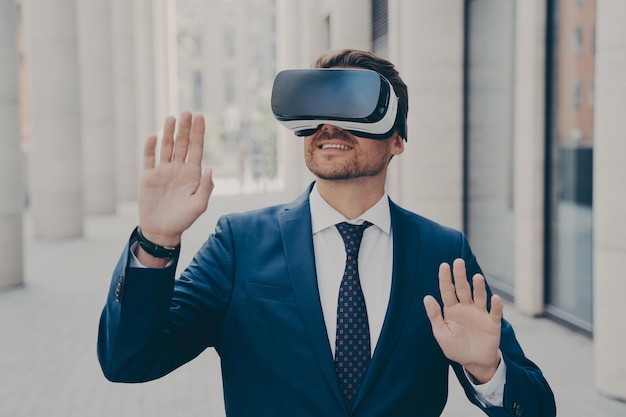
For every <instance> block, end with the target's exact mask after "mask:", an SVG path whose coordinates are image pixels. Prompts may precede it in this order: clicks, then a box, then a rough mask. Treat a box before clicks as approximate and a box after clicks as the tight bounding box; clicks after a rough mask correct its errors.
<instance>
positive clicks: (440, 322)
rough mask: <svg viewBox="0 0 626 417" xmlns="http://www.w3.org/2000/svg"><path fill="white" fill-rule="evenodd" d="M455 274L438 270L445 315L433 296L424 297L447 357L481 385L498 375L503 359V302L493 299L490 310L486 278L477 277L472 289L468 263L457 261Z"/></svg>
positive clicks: (446, 265) (446, 270) (431, 320)
mask: <svg viewBox="0 0 626 417" xmlns="http://www.w3.org/2000/svg"><path fill="white" fill-rule="evenodd" d="M453 271H454V282H453V281H452V271H451V270H450V266H449V265H448V264H446V263H444V264H441V266H440V267H439V289H440V291H441V298H442V301H443V312H442V309H441V307H440V306H439V304H438V303H437V301H436V300H435V298H434V297H432V296H430V295H429V296H426V297H425V298H424V306H425V307H426V313H427V314H428V318H429V319H430V322H431V325H432V328H433V335H434V336H435V339H436V340H437V343H439V346H440V347H441V350H442V351H443V353H444V354H445V355H446V357H447V358H448V359H450V360H452V361H455V362H458V363H460V364H461V365H463V367H464V368H465V369H466V370H467V371H468V372H469V373H470V374H472V376H474V378H476V379H477V380H478V381H479V382H486V381H488V380H489V379H491V377H492V376H493V374H494V373H495V371H496V369H497V367H498V364H499V361H500V356H499V353H498V347H499V344H500V327H501V323H500V322H501V319H502V310H503V305H502V300H501V299H500V297H498V296H497V295H494V296H493V297H492V298H491V311H488V310H487V290H486V287H485V278H484V277H483V276H482V275H480V274H476V275H475V276H474V277H473V279H472V282H473V287H474V291H473V296H472V288H471V287H470V285H469V282H468V280H467V275H466V271H465V262H464V261H463V260H462V259H456V260H455V261H454V263H453Z"/></svg>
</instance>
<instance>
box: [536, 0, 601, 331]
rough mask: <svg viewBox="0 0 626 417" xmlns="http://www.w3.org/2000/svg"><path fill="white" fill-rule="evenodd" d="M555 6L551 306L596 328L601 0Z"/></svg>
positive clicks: (561, 0) (563, 2)
mask: <svg viewBox="0 0 626 417" xmlns="http://www.w3.org/2000/svg"><path fill="white" fill-rule="evenodd" d="M554 6H555V13H554V20H553V22H552V30H553V38H554V45H553V47H554V54H553V57H552V80H551V82H552V86H553V88H554V90H553V92H552V94H553V99H552V103H553V107H552V109H550V112H549V115H550V125H551V133H550V136H551V138H550V139H549V140H550V141H551V144H550V146H551V154H552V159H551V161H550V162H551V168H550V172H549V174H550V177H551V178H550V180H551V196H550V201H549V202H548V203H549V208H550V217H549V219H550V220H549V221H550V224H549V225H548V227H549V233H548V234H549V236H550V237H551V239H550V242H548V244H549V248H548V254H549V255H548V264H549V270H548V271H547V272H548V280H549V283H548V292H547V302H548V305H549V308H548V311H549V312H550V313H552V314H555V315H557V316H560V317H561V318H562V319H564V320H567V321H569V322H571V323H572V324H575V325H577V326H579V327H581V328H584V329H587V330H591V323H592V206H593V205H592V172H593V166H592V164H593V79H594V46H593V40H594V37H595V35H594V32H595V6H596V2H591V1H588V2H571V1H569V0H558V1H555V5H554ZM572 33H573V34H574V39H575V47H574V48H572V47H571V43H570V42H571V39H572V35H571V34H572Z"/></svg>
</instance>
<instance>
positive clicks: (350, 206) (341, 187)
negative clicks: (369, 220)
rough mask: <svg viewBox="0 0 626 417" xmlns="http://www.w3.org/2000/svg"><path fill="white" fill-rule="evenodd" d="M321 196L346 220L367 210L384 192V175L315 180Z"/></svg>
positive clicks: (354, 217) (352, 218) (356, 216)
mask: <svg viewBox="0 0 626 417" xmlns="http://www.w3.org/2000/svg"><path fill="white" fill-rule="evenodd" d="M317 189H318V191H319V193H320V195H321V196H322V198H323V199H324V200H325V201H326V202H327V203H328V204H329V205H330V206H331V207H332V208H334V209H335V210H337V211H338V212H339V213H341V214H343V215H344V216H345V217H346V218H347V219H348V220H354V219H356V218H358V217H359V216H360V215H361V214H363V213H365V212H366V211H367V210H369V209H370V208H371V207H372V206H373V205H374V204H376V203H377V202H378V200H380V199H381V197H382V196H383V195H384V193H385V180H384V176H383V177H382V178H379V177H359V178H351V179H347V180H323V179H319V178H318V180H317Z"/></svg>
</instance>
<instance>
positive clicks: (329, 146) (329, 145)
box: [318, 143, 352, 151]
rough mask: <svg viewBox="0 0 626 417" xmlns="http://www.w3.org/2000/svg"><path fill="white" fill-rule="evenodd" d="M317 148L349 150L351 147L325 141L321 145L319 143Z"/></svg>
mask: <svg viewBox="0 0 626 417" xmlns="http://www.w3.org/2000/svg"><path fill="white" fill-rule="evenodd" d="M318 148H320V149H340V150H342V151H349V150H350V149H352V148H351V147H350V146H347V145H341V144H339V143H325V144H323V145H319V146H318Z"/></svg>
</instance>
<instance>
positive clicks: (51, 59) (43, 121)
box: [22, 0, 83, 238]
mask: <svg viewBox="0 0 626 417" xmlns="http://www.w3.org/2000/svg"><path fill="white" fill-rule="evenodd" d="M75 6H76V2H75V1H74V0H28V1H24V3H23V5H22V8H23V16H24V36H25V48H26V52H25V60H26V73H27V84H28V91H29V99H28V102H29V113H30V133H31V135H30V137H31V142H32V150H31V153H30V160H29V173H30V196H31V208H32V215H33V220H34V226H35V234H36V235H37V236H39V237H50V238H60V237H74V236H81V235H82V234H83V194H82V169H81V165H82V161H81V157H82V153H81V144H80V94H79V82H78V80H79V72H78V46H77V40H76V7H75Z"/></svg>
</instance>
